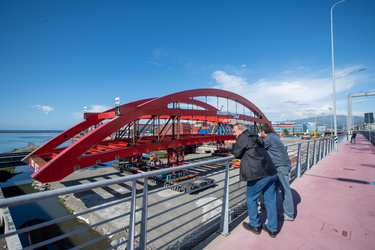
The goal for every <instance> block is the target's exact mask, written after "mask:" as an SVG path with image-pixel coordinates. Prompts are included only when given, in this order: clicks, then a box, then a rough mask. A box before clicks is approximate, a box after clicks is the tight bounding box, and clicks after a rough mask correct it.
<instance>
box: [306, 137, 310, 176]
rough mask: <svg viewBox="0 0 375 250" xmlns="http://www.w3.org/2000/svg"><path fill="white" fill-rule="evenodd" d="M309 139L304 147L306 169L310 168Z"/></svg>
mask: <svg viewBox="0 0 375 250" xmlns="http://www.w3.org/2000/svg"><path fill="white" fill-rule="evenodd" d="M310 158H311V156H310V141H308V142H307V147H306V169H307V170H309V169H310Z"/></svg>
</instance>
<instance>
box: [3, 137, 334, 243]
mask: <svg viewBox="0 0 375 250" xmlns="http://www.w3.org/2000/svg"><path fill="white" fill-rule="evenodd" d="M287 149H288V153H289V155H290V159H291V163H292V169H291V181H293V180H294V179H295V178H299V177H301V176H302V175H303V173H304V172H305V171H307V170H308V169H310V168H311V167H312V166H313V165H314V164H316V163H317V162H319V161H320V160H321V159H322V158H323V157H325V156H326V155H327V154H328V153H329V152H331V151H332V149H333V140H332V139H331V138H321V139H314V140H308V141H304V142H300V143H294V144H290V145H287ZM233 159H234V157H233V156H227V157H217V158H215V159H209V160H203V161H202V159H200V161H198V160H197V162H192V163H189V164H186V165H183V166H178V167H174V168H173V169H171V168H169V169H161V170H155V171H150V172H144V173H139V174H134V175H128V176H122V177H119V178H113V179H108V180H103V181H98V182H92V183H86V184H82V185H76V186H70V187H65V188H60V189H54V190H49V191H44V192H39V193H33V194H27V195H22V196H17V197H11V198H3V199H1V200H0V210H2V213H3V215H4V216H3V217H4V228H5V232H4V234H2V235H0V239H1V238H5V239H6V240H7V244H8V247H9V248H10V249H35V248H39V247H42V246H48V245H59V246H61V245H63V244H64V243H63V241H64V240H67V239H70V238H72V237H81V236H80V235H82V234H83V233H84V232H85V231H87V230H93V229H95V230H96V231H99V232H101V236H100V237H97V238H94V239H90V240H88V241H86V242H84V243H82V244H79V245H75V246H74V247H73V248H71V249H93V246H95V244H96V243H97V242H99V241H102V240H108V242H109V243H108V248H106V249H192V248H194V247H195V246H197V245H198V244H199V243H200V242H202V241H203V240H204V239H206V238H207V237H208V236H210V235H212V234H214V233H216V232H220V233H221V234H223V235H227V234H228V233H229V224H230V223H231V222H232V221H233V220H234V219H235V218H237V217H238V216H240V215H241V214H243V213H244V212H245V211H246V209H247V208H246V201H245V200H246V197H245V190H246V188H245V187H246V185H245V183H240V182H239V181H238V180H239V176H238V175H239V171H238V168H234V167H233V166H232V160H233ZM182 170H184V171H191V173H198V174H199V177H198V178H197V179H194V180H189V181H186V182H180V183H176V184H174V185H170V184H168V185H166V184H164V185H165V186H162V187H161V186H160V183H158V181H157V180H158V178H159V177H160V176H162V175H168V174H171V172H172V171H173V172H175V173H176V172H179V171H182ZM207 179H210V180H213V182H211V183H210V182H207ZM199 183H203V184H202V185H201V186H199ZM207 183H208V184H207ZM193 184H194V185H195V189H191V190H189V188H186V187H187V186H189V185H190V186H191V185H193ZM197 185H198V186H197ZM179 191H182V192H179ZM184 191H186V192H184ZM118 192H122V193H123V195H122V196H121V198H116V199H114V198H112V199H103V201H104V200H105V201H104V202H97V203H94V205H90V206H87V208H86V209H85V211H76V212H75V213H74V214H71V215H68V216H65V217H61V218H57V219H53V220H50V221H46V222H42V223H40V224H35V225H32V226H28V227H25V228H16V227H15V226H14V225H12V221H11V219H9V218H10V217H9V216H11V215H10V213H9V210H8V209H9V207H16V206H20V205H22V204H27V203H32V202H36V201H40V200H44V199H49V198H56V197H66V196H67V195H70V196H71V198H72V197H73V198H74V197H75V198H76V199H81V200H82V197H86V198H87V197H88V196H87V195H88V194H90V195H96V196H90V197H89V198H87V199H88V200H90V199H91V200H93V199H94V198H93V197H96V198H95V199H99V198H98V197H103V196H106V195H107V196H109V195H111V194H113V193H118ZM99 201H100V199H99ZM98 203H100V204H98ZM87 204H88V203H86V205H87ZM82 218H86V220H85V219H83V221H90V223H87V224H86V225H85V226H83V227H81V228H79V229H67V228H64V227H62V226H61V223H63V222H64V221H66V220H71V219H80V220H81V221H82ZM94 218H100V219H96V220H95V219H94ZM53 225H55V226H56V225H57V227H58V228H59V230H60V232H61V233H60V234H57V235H55V237H53V238H48V239H45V240H43V241H40V242H35V243H34V242H33V243H32V244H30V243H29V244H25V243H21V242H20V241H19V236H21V235H25V234H26V235H28V236H29V237H30V235H31V233H32V232H41V230H43V228H48V227H51V226H53ZM96 249H98V247H97V246H96Z"/></svg>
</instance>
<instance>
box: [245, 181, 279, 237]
mask: <svg viewBox="0 0 375 250" xmlns="http://www.w3.org/2000/svg"><path fill="white" fill-rule="evenodd" d="M276 180H277V175H273V176H268V177H265V178H262V179H257V180H253V181H248V182H247V189H246V201H247V211H248V214H249V219H250V225H251V226H252V227H260V226H261V223H260V220H259V214H258V204H257V198H258V196H259V195H260V194H261V193H262V194H263V195H264V205H265V207H266V210H267V217H268V222H267V228H268V230H270V231H272V232H277V208H276Z"/></svg>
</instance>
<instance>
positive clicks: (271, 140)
mask: <svg viewBox="0 0 375 250" xmlns="http://www.w3.org/2000/svg"><path fill="white" fill-rule="evenodd" d="M263 141H264V148H265V149H266V150H267V152H268V155H269V156H270V157H271V159H272V162H273V164H274V165H275V167H281V166H286V167H288V166H289V167H290V159H289V155H288V151H287V150H286V147H285V146H284V143H283V142H282V141H281V140H280V138H279V137H278V136H277V135H275V134H274V133H269V134H268V135H267V136H266V137H264V138H263Z"/></svg>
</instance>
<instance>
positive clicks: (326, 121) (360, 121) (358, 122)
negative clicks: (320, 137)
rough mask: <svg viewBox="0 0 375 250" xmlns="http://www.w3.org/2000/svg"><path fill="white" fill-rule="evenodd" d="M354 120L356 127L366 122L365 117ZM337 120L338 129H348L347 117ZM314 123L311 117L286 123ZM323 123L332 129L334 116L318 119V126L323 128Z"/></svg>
mask: <svg viewBox="0 0 375 250" xmlns="http://www.w3.org/2000/svg"><path fill="white" fill-rule="evenodd" d="M353 119H354V125H362V124H363V123H364V120H365V119H364V117H361V116H353ZM336 120H337V128H341V127H343V126H344V127H346V115H337V116H336ZM314 121H315V117H310V118H304V119H297V120H286V121H284V122H295V123H308V122H314ZM323 121H324V124H326V126H327V127H331V123H332V124H333V115H326V116H319V117H316V123H317V125H318V126H323ZM332 126H333V125H332Z"/></svg>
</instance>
